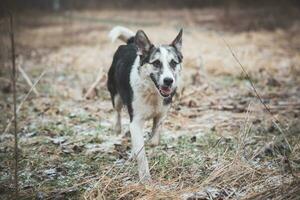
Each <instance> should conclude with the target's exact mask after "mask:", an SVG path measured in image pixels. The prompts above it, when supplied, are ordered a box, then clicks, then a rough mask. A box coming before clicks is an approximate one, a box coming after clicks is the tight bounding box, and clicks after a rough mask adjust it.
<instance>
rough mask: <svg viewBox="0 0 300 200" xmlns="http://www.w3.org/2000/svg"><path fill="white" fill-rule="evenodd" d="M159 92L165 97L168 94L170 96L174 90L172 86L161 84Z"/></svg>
mask: <svg viewBox="0 0 300 200" xmlns="http://www.w3.org/2000/svg"><path fill="white" fill-rule="evenodd" d="M159 93H160V94H161V96H163V97H168V96H170V94H171V93H172V90H171V88H170V87H166V86H160V87H159Z"/></svg>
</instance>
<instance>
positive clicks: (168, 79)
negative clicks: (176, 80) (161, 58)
mask: <svg viewBox="0 0 300 200" xmlns="http://www.w3.org/2000/svg"><path fill="white" fill-rule="evenodd" d="M172 83H173V79H172V78H164V84H165V85H166V86H171V85H172Z"/></svg>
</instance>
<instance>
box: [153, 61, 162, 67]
mask: <svg viewBox="0 0 300 200" xmlns="http://www.w3.org/2000/svg"><path fill="white" fill-rule="evenodd" d="M152 65H153V66H154V67H156V68H161V62H160V61H159V60H156V61H154V62H153V63H152Z"/></svg>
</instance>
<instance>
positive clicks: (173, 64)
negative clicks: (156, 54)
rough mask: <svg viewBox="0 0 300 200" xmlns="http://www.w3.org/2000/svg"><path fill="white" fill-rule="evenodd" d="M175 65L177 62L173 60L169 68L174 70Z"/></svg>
mask: <svg viewBox="0 0 300 200" xmlns="http://www.w3.org/2000/svg"><path fill="white" fill-rule="evenodd" d="M176 65H177V62H175V61H174V60H171V62H170V67H172V68H173V69H175V67H176Z"/></svg>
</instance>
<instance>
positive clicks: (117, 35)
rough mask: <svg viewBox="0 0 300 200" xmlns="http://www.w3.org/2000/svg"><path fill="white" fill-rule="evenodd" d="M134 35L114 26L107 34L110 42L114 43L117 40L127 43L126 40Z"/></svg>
mask: <svg viewBox="0 0 300 200" xmlns="http://www.w3.org/2000/svg"><path fill="white" fill-rule="evenodd" d="M134 35H135V33H134V32H133V31H131V30H129V29H128V28H125V27H123V26H115V27H114V28H113V29H112V30H111V31H110V32H109V34H108V36H109V38H110V39H111V41H112V42H114V41H116V40H117V39H120V40H122V41H124V42H127V40H128V39H129V38H131V37H133V36H134Z"/></svg>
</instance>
